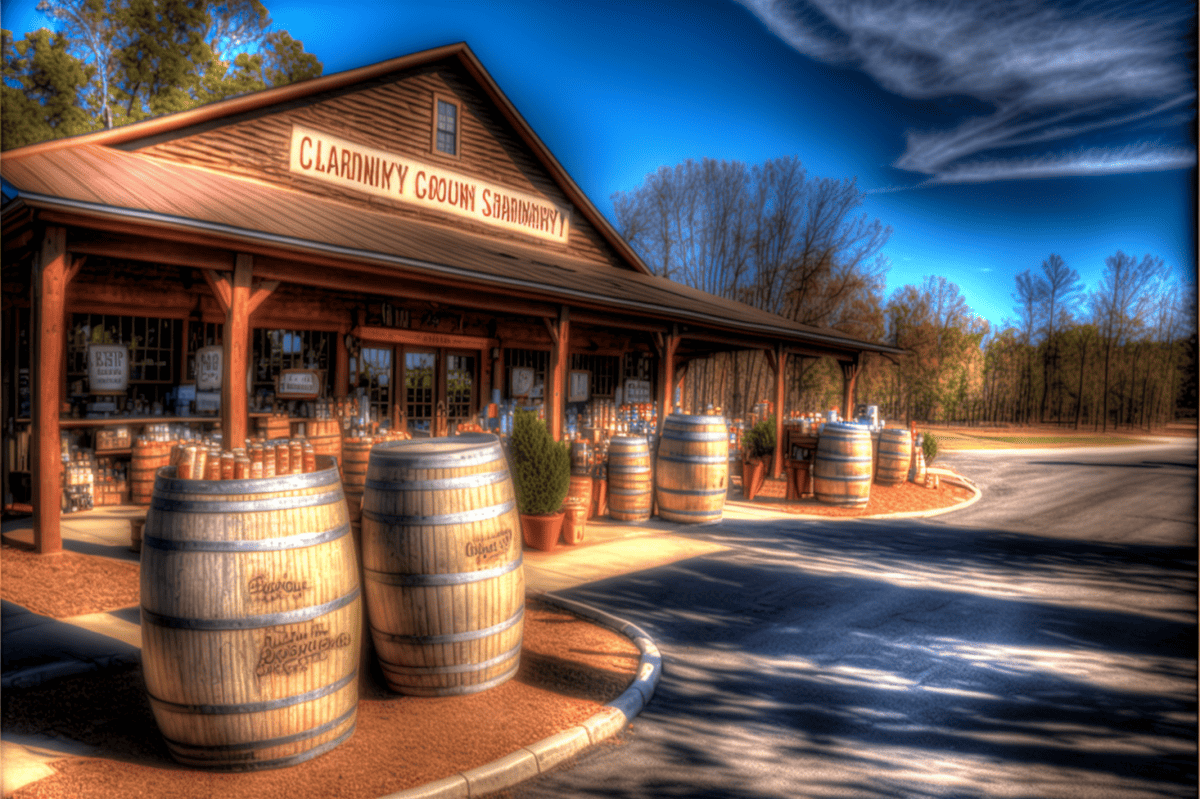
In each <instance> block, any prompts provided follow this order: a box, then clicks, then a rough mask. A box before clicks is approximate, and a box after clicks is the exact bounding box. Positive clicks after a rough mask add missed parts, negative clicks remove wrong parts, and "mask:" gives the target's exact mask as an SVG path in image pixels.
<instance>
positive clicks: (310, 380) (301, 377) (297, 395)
mask: <svg viewBox="0 0 1200 799" xmlns="http://www.w3.org/2000/svg"><path fill="white" fill-rule="evenodd" d="M275 396H276V397H278V398H279V399H285V400H312V399H316V398H317V397H319V396H321V373H320V371H319V370H317V369H284V370H283V371H281V372H280V373H279V378H278V379H277V380H276V381H275Z"/></svg>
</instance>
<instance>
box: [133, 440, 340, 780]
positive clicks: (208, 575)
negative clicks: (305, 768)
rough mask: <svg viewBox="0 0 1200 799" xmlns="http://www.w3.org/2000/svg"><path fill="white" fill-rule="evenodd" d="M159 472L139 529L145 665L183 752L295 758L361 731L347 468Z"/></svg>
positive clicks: (185, 759)
mask: <svg viewBox="0 0 1200 799" xmlns="http://www.w3.org/2000/svg"><path fill="white" fill-rule="evenodd" d="M175 469H176V467H173V466H168V467H164V468H163V469H160V470H159V473H158V477H157V479H156V480H155V484H154V496H153V499H152V501H151V503H150V510H149V511H148V513H147V516H146V526H145V529H144V531H143V535H142V561H141V608H142V611H141V617H142V619H141V620H142V666H143V671H144V674H145V680H146V689H147V692H148V693H149V696H150V706H151V708H152V709H153V712H154V717H155V719H156V720H157V722H158V726H159V729H160V730H161V731H162V734H163V737H164V738H165V739H166V743H167V747H168V749H169V750H170V752H171V754H172V756H173V757H174V758H175V759H176V760H178V761H179V762H181V763H184V764H186V765H189V766H198V767H204V768H212V769H221V770H230V771H250V770H257V769H266V768H279V767H282V766H290V765H292V764H294V763H299V762H301V761H304V760H308V759H309V758H312V757H315V756H317V755H320V754H322V753H323V752H327V751H329V750H331V749H333V748H334V747H336V746H338V745H339V744H341V743H342V742H343V741H345V740H346V739H348V738H349V737H350V736H351V735H352V734H353V732H354V727H355V720H356V708H357V706H358V680H357V676H358V674H357V673H358V668H359V636H360V635H361V631H360V627H361V614H362V599H361V595H360V583H359V576H358V568H357V563H356V557H355V553H354V546H353V542H352V540H351V537H350V535H349V533H350V525H349V520H348V519H347V518H346V502H345V498H344V496H343V495H342V485H341V480H340V479H339V477H338V472H337V468H336V466H335V465H334V464H333V462H332V461H331V460H330V459H328V458H319V459H318V469H319V470H318V471H316V472H310V473H308V474H299V475H287V476H281V477H272V478H267V479H249V480H180V479H177V478H176V476H175Z"/></svg>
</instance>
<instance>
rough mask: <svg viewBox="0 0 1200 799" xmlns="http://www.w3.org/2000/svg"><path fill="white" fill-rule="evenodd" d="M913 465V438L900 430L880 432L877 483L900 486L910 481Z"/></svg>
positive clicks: (893, 429) (876, 471)
mask: <svg viewBox="0 0 1200 799" xmlns="http://www.w3.org/2000/svg"><path fill="white" fill-rule="evenodd" d="M911 463H912V436H911V435H910V434H909V432H908V431H907V430H903V429H900V428H892V429H885V430H881V431H879V450H878V464H879V465H878V466H877V467H876V470H875V482H876V483H880V484H882V485H889V486H891V485H900V484H901V483H903V482H904V481H905V480H907V479H908V467H909V465H910V464H911Z"/></svg>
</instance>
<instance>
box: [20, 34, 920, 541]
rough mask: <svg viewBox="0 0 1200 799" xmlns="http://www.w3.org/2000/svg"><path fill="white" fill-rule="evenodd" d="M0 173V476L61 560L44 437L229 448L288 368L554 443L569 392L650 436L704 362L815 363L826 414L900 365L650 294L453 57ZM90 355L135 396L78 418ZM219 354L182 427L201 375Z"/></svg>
mask: <svg viewBox="0 0 1200 799" xmlns="http://www.w3.org/2000/svg"><path fill="white" fill-rule="evenodd" d="M0 174H2V176H3V180H4V205H3V210H2V215H0V221H2V224H3V270H4V272H3V302H4V306H3V312H4V319H3V324H4V327H3V341H4V358H3V360H4V392H3V397H4V404H3V417H4V418H3V424H4V431H5V432H4V436H5V439H6V442H5V443H6V446H5V450H6V453H5V454H6V457H5V459H4V464H5V465H4V468H5V474H4V475H3V477H4V481H5V489H6V490H11V488H12V486H13V485H15V484H17V483H19V482H20V481H21V480H22V479H24V480H25V481H26V484H27V485H28V489H29V490H30V491H31V494H32V496H31V499H30V504H31V505H32V507H33V513H34V526H35V541H36V544H37V547H38V549H39V550H40V551H55V550H57V549H58V548H59V547H60V545H61V544H60V534H59V513H60V505H59V497H60V479H61V476H60V474H61V470H62V460H61V448H60V442H61V434H62V431H64V430H85V431H91V432H93V433H96V434H98V433H99V431H101V430H105V429H107V428H108V427H112V426H117V425H124V426H129V425H132V426H133V427H134V428H135V430H134V432H135V434H136V432H137V428H139V427H140V426H144V425H146V424H153V423H158V422H162V421H164V420H166V421H171V420H174V421H183V422H190V423H205V422H208V423H212V422H215V421H217V419H218V418H219V422H220V429H221V431H222V435H223V436H224V439H225V441H227V442H240V441H242V440H243V439H245V438H246V437H247V436H248V435H249V434H250V433H251V432H252V431H253V428H254V424H255V417H256V416H257V415H259V414H264V413H267V412H268V405H269V403H270V402H271V401H273V400H277V399H278V397H277V396H276V395H275V393H274V392H275V390H276V388H277V385H276V381H277V379H278V378H279V376H280V375H281V373H282V372H283V370H287V369H292V368H299V369H309V370H313V372H315V374H316V375H318V379H319V381H320V393H321V394H322V395H323V396H325V397H330V398H336V397H344V396H347V395H349V394H351V393H353V392H355V391H357V390H359V389H362V390H364V391H365V392H366V393H367V394H368V395H369V400H370V403H371V406H372V408H373V409H374V414H375V417H376V418H377V419H379V420H384V421H387V422H390V423H391V424H392V425H396V426H405V427H408V428H409V429H411V430H413V431H415V432H416V433H417V434H427V435H429V434H432V435H438V434H445V433H446V432H448V431H452V430H453V429H454V427H455V426H456V425H457V424H460V423H463V422H468V421H477V420H480V419H481V417H483V418H486V416H487V411H488V410H489V407H492V408H494V406H493V405H492V404H493V403H494V402H495V401H496V400H497V399H498V400H499V401H500V403H501V404H504V403H507V402H509V401H511V400H512V399H513V398H514V397H516V398H518V399H520V400H522V401H534V402H540V403H541V404H542V405H543V407H544V409H545V414H546V419H547V422H548V424H549V426H550V429H551V431H552V433H553V434H554V435H555V436H556V437H562V436H563V435H564V430H565V426H566V424H567V423H568V422H567V420H568V419H569V414H570V412H571V410H572V409H577V408H579V407H582V406H580V405H577V404H573V403H572V400H575V401H576V402H578V400H579V396H582V395H576V396H571V392H572V391H574V392H580V391H583V392H584V394H585V395H587V396H588V397H590V401H593V402H594V401H595V400H596V398H600V399H607V400H609V401H612V402H615V401H616V400H618V399H624V400H626V401H630V400H633V401H643V402H648V401H653V402H655V403H656V404H657V407H658V408H659V409H660V410H659V414H658V418H659V419H660V420H661V418H662V417H663V416H664V415H665V411H664V410H662V409H666V410H669V409H670V407H671V402H670V397H671V396H672V390H673V388H674V387H675V386H676V385H677V383H678V382H679V380H680V379H681V378H682V374H683V371H684V370H685V369H686V365H687V363H688V362H689V361H690V360H692V359H695V358H702V357H706V356H708V355H710V354H712V353H714V352H718V351H729V350H740V349H749V348H757V349H762V350H765V351H766V352H767V353H768V355H769V358H770V360H771V363H772V365H773V366H774V367H775V368H776V370H777V374H779V375H780V376H781V375H782V374H783V366H784V364H785V363H786V359H787V358H788V357H789V356H790V355H794V354H799V355H804V356H832V357H834V358H836V359H837V360H838V361H839V362H840V363H841V364H842V366H843V371H844V375H845V407H846V408H850V407H853V390H854V378H855V374H856V372H857V369H858V364H859V359H860V356H861V353H863V352H865V351H873V352H883V353H894V352H897V351H896V350H894V349H892V348H889V347H886V346H883V345H879V344H876V343H872V342H866V341H859V340H855V339H852V338H849V337H847V336H845V335H843V334H841V333H839V332H837V331H834V330H828V329H819V328H813V327H808V326H804V325H799V324H795V323H793V322H790V321H788V320H786V319H783V318H781V317H778V316H775V315H773V314H769V313H765V312H763V311H759V310H757V309H754V308H751V307H749V306H746V305H743V304H739V303H736V302H732V301H729V300H726V299H722V298H719V297H715V296H712V295H708V294H705V293H703V292H700V291H697V290H695V289H691V288H688V287H686V286H683V285H680V284H677V283H673V282H671V281H669V280H665V279H663V278H659V277H655V276H654V275H652V274H651V273H650V270H649V269H648V268H647V267H646V265H645V264H644V263H643V262H642V261H641V260H640V259H639V257H638V256H637V254H636V253H635V252H634V251H633V250H632V249H631V248H630V246H629V245H628V244H627V243H626V242H625V241H624V240H622V239H621V237H620V236H619V235H618V234H617V233H616V231H614V230H613V228H612V227H611V225H610V224H609V223H608V222H607V221H606V220H605V218H604V217H603V216H602V215H601V214H600V213H599V212H598V211H597V209H596V208H595V207H594V206H593V205H592V203H591V202H590V201H589V200H588V199H587V197H585V196H584V194H583V193H582V192H581V191H580V189H579V187H578V186H576V185H575V183H574V182H573V181H572V180H571V178H570V176H569V175H568V174H567V173H566V171H565V170H564V169H563V167H562V166H561V165H560V164H559V163H558V161H557V160H555V158H554V156H553V154H551V153H550V152H549V150H547V148H546V146H545V145H544V144H543V143H542V142H541V140H539V138H538V137H537V135H536V134H535V133H534V131H533V130H532V129H530V127H529V125H528V124H527V123H526V122H525V121H524V119H522V117H521V115H520V114H519V113H518V112H517V110H516V109H515V108H514V107H513V105H512V103H510V102H509V101H508V99H507V98H506V97H505V96H504V94H503V93H502V92H501V91H500V89H499V87H498V86H497V85H496V84H495V82H494V81H493V80H492V79H491V77H490V76H489V75H488V74H487V72H486V71H485V70H484V68H483V66H482V65H481V64H480V63H479V61H478V60H477V59H476V57H475V56H474V55H473V54H472V52H471V51H470V50H469V49H468V48H467V47H466V46H465V45H464V44H456V45H450V46H447V47H442V48H438V49H434V50H429V51H426V52H422V53H417V54H415V55H410V56H405V57H402V58H397V59H393V60H391V61H386V62H383V63H379V64H375V65H372V66H368V67H363V68H361V69H356V70H351V71H348V72H344V73H340V74H336V75H329V76H325V77H321V78H317V79H314V80H309V81H305V82H303V83H298V84H293V85H289V86H283V87H279V88H275V89H270V90H267V91H263V92H259V93H256V94H253V95H248V96H243V97H237V98H234V99H230V100H226V101H222V102H219V103H214V104H211V105H207V106H204V107H202V108H197V109H194V110H192V111H186V112H182V113H178V114H173V115H170V116H166V117H162V118H158V119H153V120H149V121H146V122H142V123H138V124H135V125H130V126H127V127H123V128H119V129H114V130H107V131H102V132H98V133H93V134H88V135H83V136H77V137H73V138H69V139H62V140H56V141H50V142H45V143H42V144H37V145H32V146H28V147H23V148H20V149H16V150H12V151H9V152H6V153H4V155H3V158H2V160H0ZM107 340H117V341H119V342H120V343H123V344H125V345H129V346H130V347H131V349H130V356H129V357H130V361H131V362H132V372H131V373H130V375H129V385H128V387H127V388H126V390H125V392H124V394H123V395H121V396H119V397H118V398H117V401H116V402H115V403H114V407H115V414H116V415H109V416H99V417H98V418H93V417H97V415H96V414H95V413H89V412H88V409H89V408H94V407H96V405H95V404H94V403H93V404H92V405H88V403H87V400H88V399H89V394H94V391H93V389H94V387H92V386H89V385H88V378H87V370H86V365H87V361H86V359H87V353H88V347H89V346H90V345H94V344H95V343H97V341H107ZM218 346H219V351H220V353H221V356H222V357H221V358H220V359H219V361H220V374H221V380H220V385H221V388H220V399H219V402H217V401H216V400H215V398H214V400H213V402H212V403H211V404H210V405H208V406H205V407H209V408H211V409H212V410H214V412H215V409H216V407H217V406H219V417H218V416H217V415H215V413H214V415H211V416H209V417H205V416H204V415H203V412H204V408H203V407H200V406H201V405H202V403H200V402H198V401H197V397H198V396H199V395H200V394H202V393H203V392H198V391H196V387H195V381H196V376H197V375H196V370H197V363H196V362H197V358H196V353H197V351H198V350H201V349H203V348H205V347H210V348H212V347H218ZM207 351H209V352H211V351H212V350H207ZM571 373H576V374H575V378H576V379H575V381H572V380H571V378H570V374H571ZM514 378H516V381H515V382H517V383H518V384H517V385H514ZM243 387H244V389H245V390H243ZM622 392H623V393H622ZM784 396H785V395H784V392H783V382H782V377H780V379H779V380H777V400H776V407H778V408H783V407H784V401H783V398H784ZM90 398H91V399H95V397H94V396H91V397H90ZM185 398H188V399H185ZM526 398H530V399H528V400H526ZM177 410H178V412H181V413H185V414H187V415H185V416H177V415H175V414H176V411H177ZM779 418H780V420H781V421H782V414H780V415H779ZM10 453H11V454H13V457H8V456H9V454H10ZM25 453H27V455H28V457H27V460H22V459H21V455H22V454H25ZM21 466H24V469H22V468H19V467H21ZM778 470H779V464H778V458H777V462H776V469H775V471H776V473H778ZM22 474H25V477H24V478H22Z"/></svg>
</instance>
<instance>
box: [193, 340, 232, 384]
mask: <svg viewBox="0 0 1200 799" xmlns="http://www.w3.org/2000/svg"><path fill="white" fill-rule="evenodd" d="M224 356H225V348H224V347H223V346H221V345H220V344H213V345H210V346H208V347H201V348H200V349H198V350H196V388H197V389H198V390H200V391H216V390H218V389H220V388H221V364H222V359H223V358H224Z"/></svg>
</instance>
